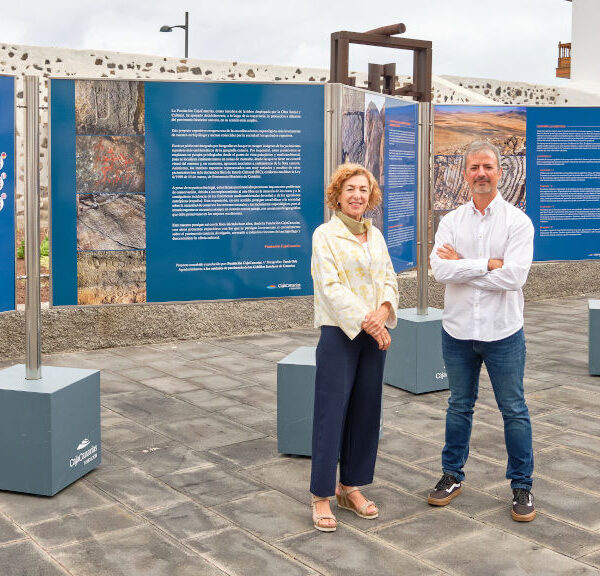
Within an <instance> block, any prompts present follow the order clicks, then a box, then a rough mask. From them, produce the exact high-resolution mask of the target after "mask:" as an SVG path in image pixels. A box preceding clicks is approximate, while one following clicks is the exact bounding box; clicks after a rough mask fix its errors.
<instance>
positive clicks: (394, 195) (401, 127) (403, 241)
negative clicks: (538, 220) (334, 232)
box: [383, 98, 418, 272]
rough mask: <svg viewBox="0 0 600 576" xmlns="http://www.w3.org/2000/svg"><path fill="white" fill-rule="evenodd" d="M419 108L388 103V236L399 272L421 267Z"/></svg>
mask: <svg viewBox="0 0 600 576" xmlns="http://www.w3.org/2000/svg"><path fill="white" fill-rule="evenodd" d="M417 123H418V106H417V104H410V103H403V102H400V101H398V100H396V99H393V98H386V102H385V148H384V149H385V159H384V167H385V179H384V186H383V192H384V206H385V211H384V236H385V240H386V243H387V246H388V250H389V252H390V257H391V259H392V263H393V265H394V270H395V271H396V272H402V271H404V270H408V269H409V268H414V267H415V266H416V263H417V246H416V212H417Z"/></svg>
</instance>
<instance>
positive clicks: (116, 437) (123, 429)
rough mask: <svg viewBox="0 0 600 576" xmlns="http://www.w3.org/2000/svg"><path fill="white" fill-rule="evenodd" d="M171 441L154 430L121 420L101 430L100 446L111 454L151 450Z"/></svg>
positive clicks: (130, 421)
mask: <svg viewBox="0 0 600 576" xmlns="http://www.w3.org/2000/svg"><path fill="white" fill-rule="evenodd" d="M171 442H172V440H171V439H170V438H167V437H166V436H164V435H163V434H159V433H158V432H156V431H155V430H151V429H150V428H147V427H146V426H142V425H141V424H137V423H135V422H133V421H132V420H126V419H123V421H122V422H119V423H118V424H116V425H114V426H110V427H108V428H107V427H104V426H103V428H102V445H103V446H106V448H108V449H109V450H111V451H112V452H116V453H117V454H118V453H119V452H122V451H123V450H133V449H134V448H152V447H155V446H164V445H166V444H169V443H171Z"/></svg>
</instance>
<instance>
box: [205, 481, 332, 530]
mask: <svg viewBox="0 0 600 576" xmlns="http://www.w3.org/2000/svg"><path fill="white" fill-rule="evenodd" d="M306 502H307V503H304V504H303V503H300V502H298V501H297V500H294V499H293V498H290V497H289V496H285V495H284V494H281V493H280V492H276V491H275V490H271V491H269V492H263V493H262V494H253V495H251V496H248V497H247V498H241V499H239V500H234V501H233V502H229V503H227V504H222V505H220V506H215V508H214V509H215V510H217V511H218V512H219V513H220V514H223V515H224V516H226V517H227V518H229V519H230V520H231V521H232V522H233V523H235V524H237V525H238V526H240V527H241V528H243V529H244V530H248V531H249V532H252V533H253V534H255V535H256V536H258V537H259V538H261V539H262V540H266V541H273V540H279V539H281V538H285V537H287V536H292V535H294V534H299V533H301V532H306V531H307V530H310V529H312V519H311V509H310V507H309V505H308V502H309V500H308V499H307V500H306ZM334 513H335V510H334Z"/></svg>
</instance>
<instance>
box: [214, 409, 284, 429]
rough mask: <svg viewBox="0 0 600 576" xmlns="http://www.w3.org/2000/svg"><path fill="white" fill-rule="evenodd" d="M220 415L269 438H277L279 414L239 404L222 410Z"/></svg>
mask: <svg viewBox="0 0 600 576" xmlns="http://www.w3.org/2000/svg"><path fill="white" fill-rule="evenodd" d="M219 414H221V415H222V416H224V417H225V418H227V419H228V420H232V421H233V422H237V423H238V424H243V425H244V426H247V427H248V428H252V429H253V430H257V431H258V432H262V433H263V434H266V435H267V436H273V437H276V436H277V414H276V413H275V412H273V411H266V410H261V409H260V408H255V407H254V406H249V405H248V404H237V405H235V406H232V407H231V408H225V409H224V410H220V411H219Z"/></svg>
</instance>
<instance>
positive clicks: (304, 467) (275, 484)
mask: <svg viewBox="0 0 600 576" xmlns="http://www.w3.org/2000/svg"><path fill="white" fill-rule="evenodd" d="M244 474H245V475H246V476H248V477H250V478H254V479H256V480H258V481H259V482H262V483H263V484H266V485H267V486H269V487H271V488H273V489H275V490H278V491H279V492H282V493H283V494H287V495H288V496H291V497H292V498H295V499H296V500H298V501H299V502H307V503H308V502H310V492H309V490H310V458H293V457H290V456H286V457H285V458H284V459H283V460H281V461H278V462H276V463H275V464H267V465H265V466H260V467H258V468H251V469H249V470H246V471H245V472H244Z"/></svg>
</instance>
